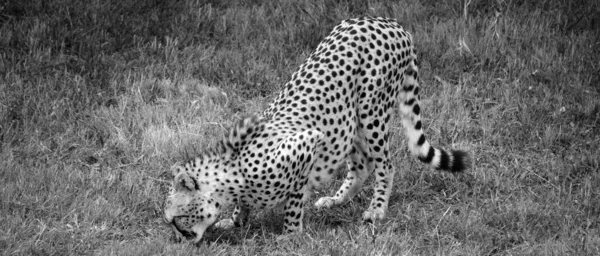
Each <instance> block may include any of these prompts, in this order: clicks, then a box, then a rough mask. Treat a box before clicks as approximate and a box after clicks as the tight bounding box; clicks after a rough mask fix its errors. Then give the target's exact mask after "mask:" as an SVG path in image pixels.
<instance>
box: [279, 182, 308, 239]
mask: <svg viewBox="0 0 600 256" xmlns="http://www.w3.org/2000/svg"><path fill="white" fill-rule="evenodd" d="M283 211H284V213H285V217H284V220H283V225H284V231H285V232H286V233H290V232H296V231H300V232H302V229H303V226H302V218H303V217H304V192H303V191H302V190H300V191H297V192H293V193H290V195H289V197H288V200H287V202H286V203H285V206H284V207H283Z"/></svg>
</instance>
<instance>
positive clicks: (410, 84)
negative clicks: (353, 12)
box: [165, 18, 468, 241]
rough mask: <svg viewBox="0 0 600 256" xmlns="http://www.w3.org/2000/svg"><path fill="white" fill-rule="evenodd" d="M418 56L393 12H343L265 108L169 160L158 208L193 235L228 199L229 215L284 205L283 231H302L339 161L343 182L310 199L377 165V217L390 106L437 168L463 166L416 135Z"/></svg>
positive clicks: (347, 186)
mask: <svg viewBox="0 0 600 256" xmlns="http://www.w3.org/2000/svg"><path fill="white" fill-rule="evenodd" d="M416 62H417V61H416V55H415V51H414V50H413V46H412V37H411V35H410V34H409V33H408V32H406V31H404V30H403V29H402V27H401V26H400V25H399V24H398V23H397V22H396V21H395V20H392V19H385V18H359V19H350V20H346V21H343V22H342V23H341V24H339V25H338V26H336V27H335V28H334V29H333V31H332V32H331V34H330V35H329V36H327V38H325V39H324V40H323V41H322V42H321V43H320V44H319V46H318V47H317V49H316V51H315V52H313V53H312V54H311V55H310V56H309V57H308V59H307V60H306V61H305V62H304V63H303V64H302V65H301V66H300V69H299V70H298V71H296V72H295V73H294V74H293V76H292V79H291V80H290V81H289V82H288V83H286V84H285V86H284V87H283V89H282V91H281V93H280V94H279V96H278V97H277V98H276V99H275V100H274V102H273V103H272V104H271V105H270V107H269V108H268V109H267V110H266V111H265V112H264V113H263V117H254V118H247V119H244V120H242V121H241V122H240V123H238V124H237V125H236V126H235V127H234V128H233V129H231V132H230V133H229V135H228V137H227V138H226V139H225V140H224V141H223V142H221V143H220V144H219V145H218V146H217V148H216V149H215V150H213V152H211V153H206V154H203V155H202V156H200V157H198V158H196V159H194V160H192V161H189V162H188V163H186V164H185V165H183V166H180V167H178V168H176V170H175V171H174V175H175V178H174V181H173V187H172V191H171V194H170V195H169V197H168V198H167V200H166V207H165V218H166V220H167V222H169V223H170V224H171V225H172V227H173V229H174V231H175V234H177V235H178V236H181V235H184V236H195V241H199V240H200V239H201V238H202V235H203V233H204V231H205V230H206V228H207V227H208V226H210V225H212V224H213V223H215V222H216V220H217V216H218V214H219V213H220V212H221V211H223V210H224V209H225V208H228V207H230V206H232V205H235V206H236V207H235V210H234V216H233V220H234V222H235V223H236V224H241V223H242V222H243V221H244V220H245V218H246V216H247V213H248V209H266V208H274V207H277V206H283V209H284V212H285V219H284V223H285V224H284V225H285V230H286V231H295V230H301V229H302V217H303V207H304V202H306V199H307V198H308V197H309V196H310V194H311V193H310V192H311V191H312V190H313V189H316V188H319V187H322V186H324V185H325V184H327V183H328V182H329V181H330V180H331V178H332V176H333V173H334V171H335V170H336V169H337V168H338V167H339V166H340V165H341V164H343V163H344V162H346V163H347V165H348V175H347V177H346V180H345V181H344V183H343V185H342V186H341V187H340V188H339V190H338V191H337V192H336V193H335V195H333V196H332V197H322V198H320V199H319V200H318V201H317V202H316V204H315V206H316V207H331V206H334V205H339V204H341V203H344V202H346V201H348V200H349V199H351V198H352V197H353V196H354V195H356V193H358V192H359V191H360V189H361V187H362V185H363V183H364V182H365V180H366V179H367V177H368V176H369V175H370V174H371V173H373V172H375V185H374V186H375V188H374V195H373V199H372V201H371V204H370V206H369V208H368V209H367V210H366V211H365V212H364V214H363V219H364V220H366V221H373V220H377V219H382V218H383V217H384V215H385V212H386V209H387V206H388V200H389V196H390V190H391V188H392V181H393V176H394V169H393V166H392V165H391V163H390V156H389V142H388V140H389V125H388V123H389V120H390V114H391V112H392V111H391V110H392V109H394V108H397V109H399V112H400V115H401V117H402V124H403V126H404V128H405V132H406V135H407V137H408V144H409V148H410V150H411V152H412V153H413V155H415V156H417V157H418V158H419V159H420V160H421V161H423V162H424V163H427V164H430V165H432V166H433V167H434V168H437V169H440V170H444V171H450V172H460V171H462V170H464V169H466V168H467V166H468V157H467V155H466V154H465V153H464V152H462V151H445V150H441V149H436V148H434V147H432V146H430V144H429V142H428V141H427V140H426V139H425V136H424V135H423V131H422V123H421V118H420V112H421V111H420V107H419V96H418V93H419V83H418V67H417V65H416Z"/></svg>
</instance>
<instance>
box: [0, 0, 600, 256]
mask: <svg viewBox="0 0 600 256" xmlns="http://www.w3.org/2000/svg"><path fill="white" fill-rule="evenodd" d="M362 15H372V16H386V17H392V18H396V19H398V20H399V21H400V23H402V24H404V26H405V28H406V29H408V30H409V31H411V32H412V34H413V36H414V38H415V44H416V45H417V47H418V50H419V57H420V61H421V70H422V71H421V77H422V86H423V101H424V104H423V105H424V106H423V110H424V114H423V117H424V121H425V129H426V133H427V134H428V135H429V136H428V137H429V138H430V139H431V140H432V142H433V143H434V144H436V145H440V146H443V147H445V148H460V149H464V150H467V151H468V152H469V153H470V154H471V155H472V156H473V168H472V169H470V170H469V171H467V172H466V173H465V174H463V175H457V176H451V175H446V174H441V173H436V172H433V171H430V170H428V169H427V168H425V167H423V166H422V165H421V164H420V163H418V161H415V159H412V158H411V157H409V155H408V153H407V150H406V146H405V142H404V139H403V138H402V136H401V134H402V133H401V130H400V129H401V126H400V123H399V120H398V119H393V120H392V132H393V134H392V136H391V143H392V152H393V155H394V159H393V161H394V165H395V166H396V169H397V175H396V181H395V186H394V189H393V193H392V200H391V204H390V209H389V213H388V216H387V218H386V219H385V220H383V221H382V222H381V223H376V224H375V225H367V224H362V223H361V221H360V216H361V213H362V211H363V210H364V209H365V208H366V207H367V206H368V202H369V198H370V195H371V194H372V191H371V189H370V187H369V186H367V187H366V188H365V189H364V191H363V192H362V193H360V194H359V195H358V196H357V197H356V198H355V199H354V200H353V201H352V202H349V203H348V204H346V205H343V206H341V207H338V208H334V209H331V210H327V211H317V210H315V209H313V208H307V216H306V219H305V223H306V226H307V227H306V231H305V232H303V233H301V234H296V235H291V236H286V237H284V238H283V239H276V237H277V236H279V235H281V229H282V220H281V218H282V217H281V215H280V214H278V213H276V212H271V211H265V212H256V213H254V214H253V217H252V218H251V223H250V226H249V227H246V228H238V229H233V230H216V229H213V230H210V231H209V232H208V234H207V235H206V242H204V243H202V244H200V245H199V246H194V245H191V244H188V243H174V242H173V241H172V240H170V235H171V234H170V233H169V231H168V230H167V228H166V227H165V226H164V225H163V224H162V203H163V198H164V195H165V190H166V189H167V187H168V181H169V180H170V178H171V177H169V168H170V166H172V165H173V164H174V163H175V162H176V161H178V160H179V159H181V158H182V156H183V155H185V154H190V153H193V152H195V151H196V150H199V149H202V148H204V147H208V146H210V145H212V144H213V143H214V142H215V140H216V138H218V137H220V136H221V135H222V134H223V130H224V128H226V127H228V126H229V125H230V124H231V123H233V122H234V121H236V120H238V119H239V118H240V117H242V116H244V115H248V114H251V113H255V112H258V111H260V110H261V109H263V108H264V107H265V106H266V105H267V104H268V103H269V100H270V99H271V98H272V97H273V95H275V93H276V92H277V90H278V88H279V86H280V85H281V84H283V83H285V81H286V80H287V79H289V77H290V76H291V74H292V73H293V72H294V71H295V69H296V68H297V66H298V65H299V64H300V63H301V62H302V61H303V60H304V58H305V57H306V56H307V55H308V54H309V53H310V52H311V50H312V49H314V48H315V47H316V45H317V44H318V43H319V41H320V40H321V39H322V38H323V37H324V36H326V35H327V33H328V32H329V31H330V30H331V28H332V27H333V26H334V25H335V24H336V23H338V22H339V21H340V20H343V19H346V18H350V17H356V16H362ZM599 20H600V5H599V4H598V3H597V2H596V1H580V2H577V3H575V2H572V1H566V0H545V1H535V2H527V1H516V0H507V1H482V0H471V1H441V0H440V1H429V2H427V1H412V0H411V1H400V2H391V1H383V0H381V1H378V0H371V1H358V0H344V1H325V0H321V1H285V0H276V1H255V0H245V1H211V0H197V1H192V0H179V1H158V0H155V1H136V0H127V1H102V2H101V1H87V2H81V1H76V0H52V1H42V0H36V1H16V0H9V1H5V2H3V3H0V34H1V35H2V36H1V37H0V182H1V185H0V223H1V224H0V253H2V254H4V255H47V254H52V255H56V254H58V255H80V254H99V255H112V254H117V255H156V254H161V255H188V254H205V255H292V254H293V255H317V254H318V255H432V254H435V255H492V254H494V255H495V254H501V255H505V254H516V255H524V254H528V255H567V254H570V255H598V254H600V235H599V234H600V190H599V189H598V188H599V187H600V173H599V170H600V167H599V161H598V148H600V135H599V134H600V75H599V74H600V66H599V63H600V43H599V41H598V38H600V32H599V31H600V27H598V24H600V23H599V22H598V21H599ZM339 185H340V181H336V182H335V184H332V186H331V189H329V190H327V191H321V195H324V194H329V193H332V192H333V191H334V189H336V188H337V186H339Z"/></svg>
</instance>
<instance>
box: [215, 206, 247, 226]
mask: <svg viewBox="0 0 600 256" xmlns="http://www.w3.org/2000/svg"><path fill="white" fill-rule="evenodd" d="M249 214H250V209H249V208H247V207H243V206H240V205H236V206H235V209H233V214H232V215H231V218H227V219H223V220H220V221H219V222H217V223H216V224H215V227H216V228H222V229H229V228H232V227H234V226H235V227H242V226H244V224H246V223H248V215H249Z"/></svg>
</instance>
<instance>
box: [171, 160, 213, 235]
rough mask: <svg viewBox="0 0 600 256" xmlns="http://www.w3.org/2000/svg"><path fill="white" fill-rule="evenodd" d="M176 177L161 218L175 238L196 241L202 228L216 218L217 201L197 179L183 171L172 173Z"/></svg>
mask: <svg viewBox="0 0 600 256" xmlns="http://www.w3.org/2000/svg"><path fill="white" fill-rule="evenodd" d="M174 174H176V175H175V178H174V179H173V184H172V187H171V191H170V194H169V196H167V198H166V202H165V209H164V214H165V215H164V217H165V221H166V222H167V223H168V224H169V225H171V228H172V229H173V232H174V233H175V236H176V238H177V240H180V239H181V238H182V237H185V238H194V242H195V243H197V242H199V241H200V239H201V238H202V235H203V234H204V231H206V229H207V228H208V227H209V226H210V225H212V224H213V223H214V222H215V221H216V220H217V215H218V214H219V207H220V205H219V201H218V200H217V199H215V198H214V197H213V196H212V191H206V190H207V189H206V188H205V189H204V191H203V189H202V188H201V186H200V183H199V182H198V180H196V179H195V177H192V176H190V175H189V173H187V172H186V171H176V172H174Z"/></svg>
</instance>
